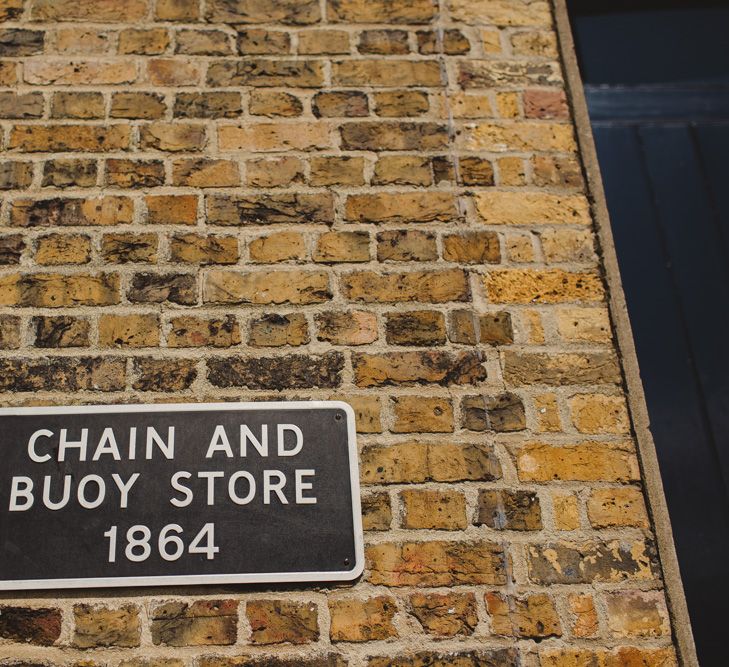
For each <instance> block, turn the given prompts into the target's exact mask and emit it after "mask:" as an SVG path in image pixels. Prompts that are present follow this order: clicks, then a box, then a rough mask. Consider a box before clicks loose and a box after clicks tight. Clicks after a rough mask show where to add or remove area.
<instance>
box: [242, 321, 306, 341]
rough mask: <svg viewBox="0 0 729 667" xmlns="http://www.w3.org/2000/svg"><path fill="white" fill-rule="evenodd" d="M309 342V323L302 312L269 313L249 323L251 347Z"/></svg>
mask: <svg viewBox="0 0 729 667" xmlns="http://www.w3.org/2000/svg"><path fill="white" fill-rule="evenodd" d="M308 342H309V325H308V323H307V321H306V317H305V316H304V315H303V313H289V314H287V315H284V314H278V313H271V314H268V315H263V316H262V317H260V318H258V319H256V320H253V321H252V322H251V323H250V331H249V334H248V344H249V345H251V346H253V347H281V346H282V345H292V346H297V345H304V344H305V343H308Z"/></svg>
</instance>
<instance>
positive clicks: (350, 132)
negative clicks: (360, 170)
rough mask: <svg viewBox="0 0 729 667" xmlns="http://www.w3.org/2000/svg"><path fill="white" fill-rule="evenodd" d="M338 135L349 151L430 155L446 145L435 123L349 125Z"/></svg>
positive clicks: (443, 132)
mask: <svg viewBox="0 0 729 667" xmlns="http://www.w3.org/2000/svg"><path fill="white" fill-rule="evenodd" d="M353 62H358V61H353ZM340 132H341V135H342V148H343V149H344V150H348V151H430V150H439V149H444V148H446V147H447V145H448V131H447V129H446V127H445V126H444V125H440V124H438V123H427V122H423V123H412V122H406V121H367V122H364V121H363V122H352V123H347V124H345V125H342V127H341V129H340Z"/></svg>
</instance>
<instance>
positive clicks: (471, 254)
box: [443, 232, 501, 264]
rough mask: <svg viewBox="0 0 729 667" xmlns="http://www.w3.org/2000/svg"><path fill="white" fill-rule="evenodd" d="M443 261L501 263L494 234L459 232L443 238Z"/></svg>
mask: <svg viewBox="0 0 729 667" xmlns="http://www.w3.org/2000/svg"><path fill="white" fill-rule="evenodd" d="M443 259H445V260H447V261H449V262H459V263H465V264H498V263H499V262H500V261H501V249H500V247H499V237H498V235H497V234H496V232H461V233H460V234H447V235H445V236H443Z"/></svg>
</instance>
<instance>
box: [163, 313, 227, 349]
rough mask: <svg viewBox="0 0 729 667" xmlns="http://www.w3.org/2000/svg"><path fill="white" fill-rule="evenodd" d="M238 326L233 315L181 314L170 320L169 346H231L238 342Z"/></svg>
mask: <svg viewBox="0 0 729 667" xmlns="http://www.w3.org/2000/svg"><path fill="white" fill-rule="evenodd" d="M240 340H241V339H240V327H239V326H238V321H237V320H236V319H235V316H234V315H226V316H224V317H220V318H206V317H195V316H192V315H183V316H180V317H175V318H173V319H172V321H171V322H170V332H169V334H168V335H167V345H168V346H169V347H208V346H209V347H231V346H233V345H238V344H239V343H240Z"/></svg>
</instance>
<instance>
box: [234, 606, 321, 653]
mask: <svg viewBox="0 0 729 667" xmlns="http://www.w3.org/2000/svg"><path fill="white" fill-rule="evenodd" d="M246 616H247V617H248V622H249V623H250V624H251V641H252V642H253V644H282V643H284V642H287V643H290V644H307V643H309V642H315V641H317V640H318V639H319V625H318V609H317V606H316V605H315V604H314V603H313V602H308V603H307V602H293V601H288V600H250V601H249V602H248V603H247V604H246Z"/></svg>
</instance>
